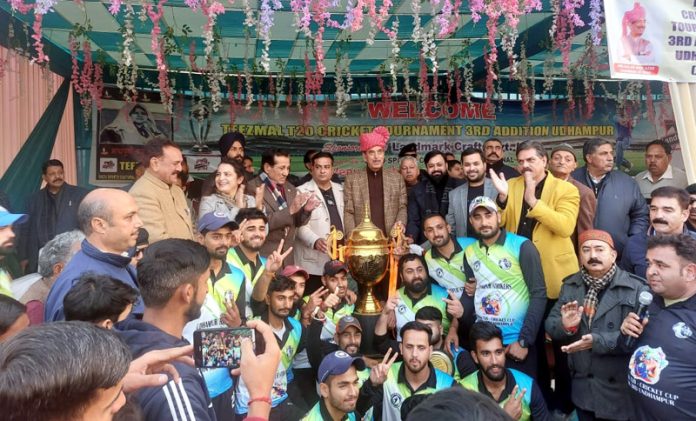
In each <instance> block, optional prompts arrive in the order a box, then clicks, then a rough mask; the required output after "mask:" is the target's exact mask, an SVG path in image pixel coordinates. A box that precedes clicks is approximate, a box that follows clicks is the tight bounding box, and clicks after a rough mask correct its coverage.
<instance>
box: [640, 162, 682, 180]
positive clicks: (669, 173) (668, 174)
mask: <svg viewBox="0 0 696 421" xmlns="http://www.w3.org/2000/svg"><path fill="white" fill-rule="evenodd" d="M673 178H674V174H673V173H672V164H669V165H667V171H665V173H664V174H662V175H661V176H660V178H658V179H657V180H653V178H652V174H650V171H648V170H646V171H645V175H644V176H643V179H644V180H645V179H648V181H650V182H651V183H657V182H658V181H660V180H662V179H666V180H671V179H673Z"/></svg>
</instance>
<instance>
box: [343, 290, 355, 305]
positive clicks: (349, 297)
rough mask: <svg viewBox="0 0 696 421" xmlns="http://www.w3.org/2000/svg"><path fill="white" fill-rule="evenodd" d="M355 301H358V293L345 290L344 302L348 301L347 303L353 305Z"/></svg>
mask: <svg viewBox="0 0 696 421" xmlns="http://www.w3.org/2000/svg"><path fill="white" fill-rule="evenodd" d="M356 301H358V294H356V293H354V292H353V291H351V290H348V291H346V303H348V305H353V304H355V302H356Z"/></svg>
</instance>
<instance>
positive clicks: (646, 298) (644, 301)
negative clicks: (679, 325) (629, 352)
mask: <svg viewBox="0 0 696 421" xmlns="http://www.w3.org/2000/svg"><path fill="white" fill-rule="evenodd" d="M652 300H653V295H652V294H651V293H649V292H648V291H643V292H641V293H640V295H638V306H637V307H636V314H637V315H638V321H639V322H641V323H643V319H645V317H647V315H648V307H649V306H650V304H651V303H652ZM635 342H636V338H634V337H633V336H627V337H626V347H627V348H632V347H633V345H634V344H635Z"/></svg>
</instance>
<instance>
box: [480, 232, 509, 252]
mask: <svg viewBox="0 0 696 421" xmlns="http://www.w3.org/2000/svg"><path fill="white" fill-rule="evenodd" d="M506 237H507V231H505V228H501V229H500V235H499V236H498V239H497V240H495V243H493V244H497V245H499V246H503V245H505V238H506ZM478 243H479V246H480V247H486V248H488V247H489V246H488V245H486V243H484V242H483V240H482V239H480V238H479V240H478Z"/></svg>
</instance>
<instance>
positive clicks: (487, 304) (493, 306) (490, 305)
mask: <svg viewBox="0 0 696 421" xmlns="http://www.w3.org/2000/svg"><path fill="white" fill-rule="evenodd" d="M502 301H503V297H501V296H500V294H499V293H497V292H493V293H491V294H488V295H485V296H484V297H483V298H481V312H482V313H483V314H486V315H489V316H498V315H499V314H500V307H501V303H502Z"/></svg>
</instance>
